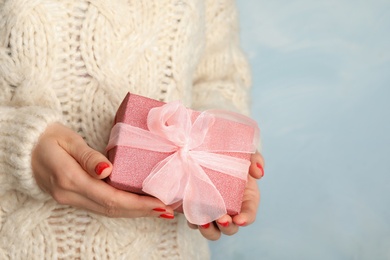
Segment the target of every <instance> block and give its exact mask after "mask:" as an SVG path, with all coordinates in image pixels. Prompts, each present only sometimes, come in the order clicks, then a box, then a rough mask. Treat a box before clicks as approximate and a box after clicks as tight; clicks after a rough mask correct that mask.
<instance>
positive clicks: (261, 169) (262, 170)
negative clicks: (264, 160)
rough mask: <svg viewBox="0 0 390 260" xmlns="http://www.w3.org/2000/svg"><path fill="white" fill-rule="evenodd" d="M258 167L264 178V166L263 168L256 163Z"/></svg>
mask: <svg viewBox="0 0 390 260" xmlns="http://www.w3.org/2000/svg"><path fill="white" fill-rule="evenodd" d="M256 166H257V168H259V169H260V171H261V177H263V176H264V169H263V166H262V165H261V164H260V163H256Z"/></svg>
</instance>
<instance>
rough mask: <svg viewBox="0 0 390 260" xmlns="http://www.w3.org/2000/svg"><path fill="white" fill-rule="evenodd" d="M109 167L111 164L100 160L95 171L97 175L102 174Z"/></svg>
mask: <svg viewBox="0 0 390 260" xmlns="http://www.w3.org/2000/svg"><path fill="white" fill-rule="evenodd" d="M108 167H110V165H109V164H108V163H106V162H100V163H98V164H97V165H96V167H95V172H96V174H97V175H100V174H102V172H103V171H104V170H105V169H107V168H108Z"/></svg>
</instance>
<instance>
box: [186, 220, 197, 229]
mask: <svg viewBox="0 0 390 260" xmlns="http://www.w3.org/2000/svg"><path fill="white" fill-rule="evenodd" d="M187 225H188V226H189V228H191V229H198V225H195V224H192V223H190V222H189V221H187Z"/></svg>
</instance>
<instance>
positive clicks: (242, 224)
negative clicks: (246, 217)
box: [237, 222, 246, 227]
mask: <svg viewBox="0 0 390 260" xmlns="http://www.w3.org/2000/svg"><path fill="white" fill-rule="evenodd" d="M237 226H240V227H244V226H246V222H242V223H240V224H237Z"/></svg>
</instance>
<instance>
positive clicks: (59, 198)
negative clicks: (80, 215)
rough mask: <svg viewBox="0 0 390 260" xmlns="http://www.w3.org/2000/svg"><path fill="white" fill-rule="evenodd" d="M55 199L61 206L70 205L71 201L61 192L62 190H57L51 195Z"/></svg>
mask: <svg viewBox="0 0 390 260" xmlns="http://www.w3.org/2000/svg"><path fill="white" fill-rule="evenodd" d="M50 195H51V196H52V197H53V199H54V200H55V201H56V202H57V203H58V204H60V205H69V202H70V201H69V199H68V197H67V196H65V194H64V192H62V191H60V190H56V191H53V192H52V193H51V194H50Z"/></svg>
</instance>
